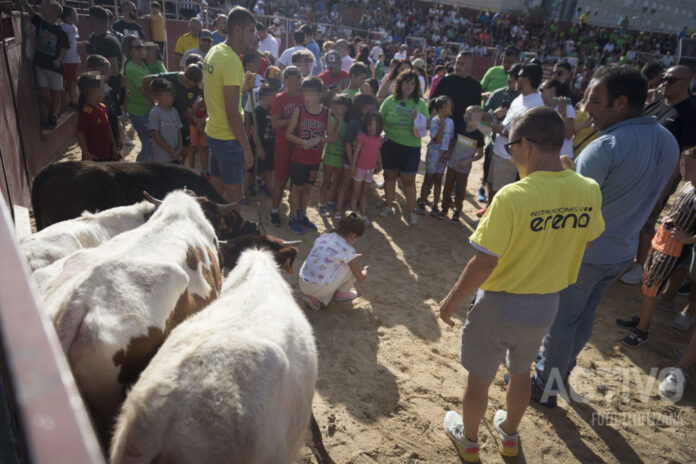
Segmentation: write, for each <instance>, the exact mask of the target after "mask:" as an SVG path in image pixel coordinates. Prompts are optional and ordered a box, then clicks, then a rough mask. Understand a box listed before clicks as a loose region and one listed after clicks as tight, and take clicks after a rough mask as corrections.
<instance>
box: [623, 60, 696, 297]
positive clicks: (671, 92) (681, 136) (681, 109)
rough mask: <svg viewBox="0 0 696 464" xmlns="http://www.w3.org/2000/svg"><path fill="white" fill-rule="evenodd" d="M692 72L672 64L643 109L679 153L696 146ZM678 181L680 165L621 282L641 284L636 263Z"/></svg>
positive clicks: (647, 247) (640, 260)
mask: <svg viewBox="0 0 696 464" xmlns="http://www.w3.org/2000/svg"><path fill="white" fill-rule="evenodd" d="M691 75H692V73H691V69H689V67H687V66H683V65H678V66H673V67H671V68H669V69H668V70H667V71H665V74H664V75H663V76H662V80H661V87H662V95H663V97H662V98H660V99H659V100H656V101H654V102H653V103H651V104H649V105H648V106H646V107H645V111H644V115H645V116H655V117H656V118H657V120H658V122H659V123H660V124H661V125H663V126H664V127H665V128H667V129H668V130H669V131H670V132H671V133H672V135H674V138H676V139H677V143H678V144H679V151H680V152H682V153H683V152H684V151H686V150H689V149H691V148H693V147H694V146H696V102H694V100H693V98H691V95H690V93H689V83H690V81H691ZM679 180H680V176H679V167H677V169H675V171H674V174H673V175H672V179H671V180H670V181H669V182H668V183H667V187H666V188H665V191H664V192H662V195H661V196H660V198H659V199H658V201H657V204H656V206H655V208H654V209H653V212H652V214H651V215H650V217H649V218H648V221H647V222H646V223H645V225H644V226H643V229H642V230H641V232H640V241H639V244H638V256H637V258H636V264H634V265H633V267H632V268H630V270H629V271H628V272H627V273H626V274H624V275H623V276H622V277H621V280H622V281H623V282H625V283H628V284H638V283H640V281H641V271H640V270H639V266H640V269H642V266H643V264H644V263H645V260H646V259H647V258H648V253H649V252H650V241H651V240H652V237H653V235H654V234H655V224H656V223H657V220H658V218H659V217H660V213H661V212H662V210H663V209H664V207H665V205H666V204H667V201H668V200H669V197H670V195H672V193H674V192H675V190H676V189H677V186H678V185H679Z"/></svg>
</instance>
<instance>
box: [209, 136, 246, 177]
mask: <svg viewBox="0 0 696 464" xmlns="http://www.w3.org/2000/svg"><path fill="white" fill-rule="evenodd" d="M205 139H206V140H207V141H208V149H209V150H210V175H211V176H212V177H220V178H221V179H222V183H223V184H225V185H239V184H241V183H242V182H243V181H244V151H243V150H242V146H241V145H240V144H239V142H237V141H236V140H219V139H214V138H212V137H210V136H208V135H207V134H206V136H205Z"/></svg>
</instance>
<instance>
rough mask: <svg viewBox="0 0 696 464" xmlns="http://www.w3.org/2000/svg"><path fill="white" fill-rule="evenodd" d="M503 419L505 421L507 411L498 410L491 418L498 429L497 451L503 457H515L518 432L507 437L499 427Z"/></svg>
mask: <svg viewBox="0 0 696 464" xmlns="http://www.w3.org/2000/svg"><path fill="white" fill-rule="evenodd" d="M505 419H507V411H503V410H502V409H498V410H497V411H496V412H495V416H494V417H493V422H494V423H495V428H497V429H498V438H500V442H499V443H498V451H500V454H502V455H503V456H508V457H513V456H517V454H518V453H519V443H520V434H519V432H517V433H515V434H514V435H508V434H507V433H505V431H503V429H502V427H501V426H500V425H501V424H502V423H503V422H505Z"/></svg>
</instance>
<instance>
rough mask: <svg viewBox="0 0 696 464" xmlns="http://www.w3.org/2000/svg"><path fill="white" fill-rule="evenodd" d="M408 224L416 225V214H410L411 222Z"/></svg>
mask: <svg viewBox="0 0 696 464" xmlns="http://www.w3.org/2000/svg"><path fill="white" fill-rule="evenodd" d="M408 223H409V224H411V225H412V226H415V225H416V224H418V216H416V213H411V220H410V221H409V222H408Z"/></svg>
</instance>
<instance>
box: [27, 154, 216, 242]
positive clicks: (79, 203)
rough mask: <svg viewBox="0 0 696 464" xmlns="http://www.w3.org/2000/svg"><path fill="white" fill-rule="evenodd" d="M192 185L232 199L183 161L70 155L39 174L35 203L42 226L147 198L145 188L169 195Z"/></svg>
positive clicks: (200, 192)
mask: <svg viewBox="0 0 696 464" xmlns="http://www.w3.org/2000/svg"><path fill="white" fill-rule="evenodd" d="M183 188H187V189H188V190H192V191H193V192H195V193H196V195H198V196H205V197H208V198H209V199H210V200H212V201H214V202H216V203H221V204H222V203H227V202H226V201H225V199H224V198H222V197H221V196H220V195H219V194H218V193H217V192H216V191H215V189H214V188H213V186H212V185H211V184H210V182H208V180H207V179H205V178H204V177H202V176H200V175H198V174H196V173H195V172H194V171H191V170H190V169H187V168H185V167H183V166H178V165H173V164H160V163H123V162H105V163H97V162H93V161H68V162H64V163H54V164H49V165H48V166H46V167H45V168H43V169H42V170H41V171H40V172H39V173H38V174H37V175H36V177H35V178H34V183H33V186H32V190H31V203H32V208H33V210H34V220H35V221H36V229H37V230H41V229H43V228H44V227H48V226H50V225H51V224H55V223H56V222H60V221H65V220H66V219H73V218H76V217H79V216H80V215H81V214H82V212H83V211H89V212H92V213H95V212H97V211H104V210H106V209H109V208H113V207H116V206H126V205H130V204H133V203H137V202H139V201H142V200H144V197H143V191H147V192H149V193H150V194H151V195H153V196H154V197H156V198H164V197H165V196H166V195H167V194H168V193H169V192H171V191H173V190H180V189H183Z"/></svg>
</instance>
